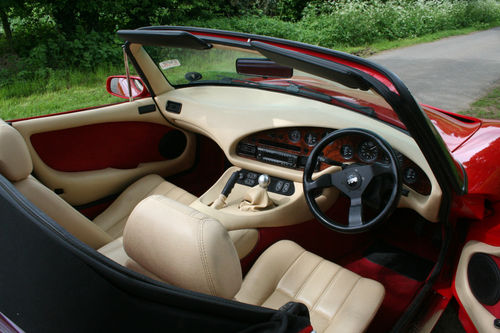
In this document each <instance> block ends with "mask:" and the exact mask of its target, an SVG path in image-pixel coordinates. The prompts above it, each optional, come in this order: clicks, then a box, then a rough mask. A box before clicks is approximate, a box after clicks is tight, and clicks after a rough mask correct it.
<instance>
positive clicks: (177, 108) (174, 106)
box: [165, 101, 182, 114]
mask: <svg viewBox="0 0 500 333" xmlns="http://www.w3.org/2000/svg"><path fill="white" fill-rule="evenodd" d="M165 108H166V109H167V111H168V112H172V113H177V114H179V113H181V109H182V104H181V103H177V102H172V101H167V106H166V107H165Z"/></svg>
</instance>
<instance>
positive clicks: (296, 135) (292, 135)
mask: <svg viewBox="0 0 500 333" xmlns="http://www.w3.org/2000/svg"><path fill="white" fill-rule="evenodd" d="M288 139H290V141H292V142H299V140H300V131H299V130H298V129H293V130H291V131H290V132H288Z"/></svg>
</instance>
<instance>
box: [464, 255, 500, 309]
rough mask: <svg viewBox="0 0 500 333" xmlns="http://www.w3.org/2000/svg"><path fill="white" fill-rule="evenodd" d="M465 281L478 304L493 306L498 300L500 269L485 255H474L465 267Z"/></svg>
mask: <svg viewBox="0 0 500 333" xmlns="http://www.w3.org/2000/svg"><path fill="white" fill-rule="evenodd" d="M467 281H468V282H469V286H470V289H471V291H472V294H474V297H476V299H477V300H478V301H479V303H482V304H486V305H490V306H492V305H495V304H497V303H498V301H499V300H500V269H499V268H498V266H497V264H496V262H495V261H494V260H493V259H492V258H491V257H490V256H489V255H488V254H486V253H481V252H478V253H474V254H473V255H472V256H471V258H470V260H469V263H468V265H467Z"/></svg>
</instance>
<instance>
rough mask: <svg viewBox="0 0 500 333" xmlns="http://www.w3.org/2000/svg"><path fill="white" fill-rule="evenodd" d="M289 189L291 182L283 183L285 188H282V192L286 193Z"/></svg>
mask: <svg viewBox="0 0 500 333" xmlns="http://www.w3.org/2000/svg"><path fill="white" fill-rule="evenodd" d="M289 189H290V183H289V182H286V183H285V184H283V189H282V190H281V192H282V193H286V192H288V190H289Z"/></svg>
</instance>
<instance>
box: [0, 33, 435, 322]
mask: <svg viewBox="0 0 500 333" xmlns="http://www.w3.org/2000/svg"><path fill="white" fill-rule="evenodd" d="M129 47H130V53H131V54H132V55H133V56H134V59H135V62H136V64H137V65H138V67H139V68H140V69H141V71H142V73H143V76H145V77H147V78H148V81H149V82H148V84H149V85H150V87H152V88H153V90H154V92H155V96H154V97H145V98H139V99H136V100H133V101H129V102H124V103H118V104H114V105H109V106H103V107H98V108H90V109H87V110H81V111H77V112H68V113H62V114H56V115H51V116H48V117H37V118H33V119H21V120H15V121H7V122H5V121H1V123H0V173H1V174H2V175H3V176H5V177H6V178H7V179H8V180H9V181H10V182H12V183H13V184H14V185H15V187H16V188H17V189H18V190H19V192H21V193H22V194H23V195H24V196H25V197H26V198H27V199H28V200H30V201H31V202H32V203H34V204H35V205H36V206H37V207H39V208H40V209H41V210H42V211H43V212H44V213H45V214H47V215H48V216H49V217H51V218H52V219H54V220H55V221H56V222H57V223H59V224H60V225H61V226H62V227H64V228H65V229H66V230H67V231H68V232H70V233H71V234H72V235H74V236H75V237H76V238H77V239H79V240H80V241H82V242H83V243H85V244H87V245H88V246H90V247H92V248H93V249H95V250H97V251H98V252H99V253H101V254H103V255H104V256H106V257H108V258H110V259H112V260H113V261H115V262H117V263H119V264H121V265H123V266H125V267H127V268H129V269H131V270H133V271H136V272H138V273H141V274H144V275H146V276H148V277H150V278H152V279H155V280H158V281H162V282H165V283H167V284H172V285H175V286H178V287H181V288H185V289H188V290H192V291H196V292H200V293H204V294H208V295H212V296H215V297H221V298H225V299H229V300H234V301H237V302H243V303H248V304H252V305H257V306H263V307H269V308H273V309H279V308H280V307H282V306H283V305H285V304H286V303H288V302H290V301H294V302H301V303H303V304H305V305H306V306H307V307H308V309H309V313H310V317H311V322H312V325H313V327H314V328H315V330H316V331H317V332H334V331H335V332H339V331H342V332H363V331H369V332H383V331H388V330H390V328H391V327H393V326H394V324H395V323H396V322H397V321H398V319H399V318H400V317H401V316H402V315H403V314H404V312H405V311H406V309H407V308H408V306H409V305H410V304H411V302H412V301H413V299H414V297H415V296H416V295H417V294H418V292H419V290H420V289H421V288H422V286H423V285H424V283H425V281H426V280H427V279H428V277H429V275H430V274H431V271H432V269H433V267H434V265H435V264H436V262H437V260H438V256H439V253H440V250H441V247H442V232H443V229H442V228H443V227H442V224H441V223H440V222H439V217H438V213H439V208H440V205H441V195H442V192H441V189H440V186H439V184H438V182H437V181H436V177H435V176H434V174H433V171H432V170H431V168H430V166H429V164H428V163H427V161H426V159H425V157H424V155H423V154H422V152H421V151H420V149H419V147H418V145H417V144H416V142H415V141H414V140H413V139H412V138H411V136H409V134H408V133H407V132H406V131H404V129H403V130H402V128H401V127H398V126H396V125H394V124H393V123H390V122H386V121H380V120H379V119H376V118H374V117H370V116H367V115H366V114H365V113H363V112H359V111H356V110H353V109H349V108H346V107H342V106H338V105H332V104H330V103H325V102H324V101H321V100H320V99H317V98H307V97H304V96H299V95H294V94H291V93H287V92H283V91H280V90H272V89H262V87H247V86H242V85H231V84H224V85H218V84H212V82H205V83H204V84H201V83H202V82H201V81H198V82H199V83H200V84H194V83H193V84H190V83H191V82H192V81H190V80H189V79H188V78H186V79H182V78H181V79H179V80H181V81H179V82H175V81H174V80H170V79H168V78H166V77H165V73H164V72H165V71H168V70H169V69H168V65H166V64H163V66H164V67H165V66H166V67H167V69H163V68H162V64H158V62H159V59H164V58H162V56H164V54H160V55H158V54H155V53H154V52H153V51H152V50H149V49H148V50H146V49H147V48H146V49H145V47H142V46H141V45H140V44H136V43H132V44H130V45H129ZM219 49H220V50H230V51H231V52H235V49H237V48H231V47H228V46H225V45H220V46H219ZM236 51H237V52H240V53H242V55H239V56H238V58H241V59H244V58H248V57H250V56H252V55H253V57H255V54H256V52H255V51H252V52H249V51H245V50H243V49H241V50H240V49H237V50H236ZM245 52H246V54H245ZM258 56H260V57H262V55H260V54H258ZM156 57H157V58H158V59H157V58H156ZM178 58H179V59H181V55H178ZM186 61H187V60H186ZM231 61H232V60H231ZM183 62H184V60H181V63H183ZM174 70H176V71H179V72H182V74H184V73H185V72H186V70H185V69H183V68H182V66H177V67H176V68H174ZM191 72H192V71H191ZM297 73H298V72H297ZM188 74H189V73H188ZM200 75H201V74H200ZM301 75H302V76H303V75H305V74H304V73H299V74H297V76H298V77H299V78H300V76H301ZM186 76H187V75H186ZM194 76H196V75H195V74H193V73H191V76H190V77H191V78H193V77H194ZM308 79H309V80H310V81H311V82H313V83H312V84H317V83H314V82H316V81H317V80H318V78H317V77H314V75H310V76H309V77H308ZM182 80H184V81H182ZM198 80H199V79H198ZM302 80H304V78H302ZM315 80H316V81H315ZM194 81H196V80H194ZM320 81H321V82H320V83H321V84H324V80H320ZM195 83H196V82H195ZM325 89H326V88H325ZM336 91H338V92H339V96H340V97H342V98H344V101H347V102H349V103H354V102H359V101H363V103H365V104H366V105H369V106H370V107H373V108H379V109H381V110H385V111H384V112H387V110H388V109H389V111H391V110H390V106H389V105H388V104H387V103H386V102H385V101H384V100H383V99H381V98H380V96H377V95H376V93H375V92H373V91H370V90H369V91H359V90H358V89H351V88H348V87H344V86H340V85H339V86H338V87H336ZM347 105H349V104H347ZM366 105H365V106H366ZM396 117H397V116H396ZM395 121H396V122H399V120H398V119H396V120H395ZM338 130H342V131H338ZM354 166H357V167H356V168H355V167H354ZM375 166H376V167H375ZM333 175H337V176H333ZM341 177H344V178H341ZM360 179H363V180H364V183H363V184H361V181H360ZM360 184H361V185H360ZM372 224H373V225H372ZM329 225H330V226H331V225H333V226H331V227H328V226H329ZM351 228H353V229H355V230H357V231H362V232H360V233H353V232H349V231H351Z"/></svg>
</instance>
